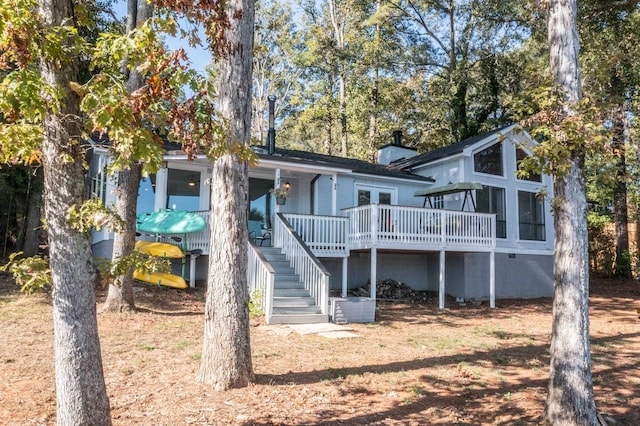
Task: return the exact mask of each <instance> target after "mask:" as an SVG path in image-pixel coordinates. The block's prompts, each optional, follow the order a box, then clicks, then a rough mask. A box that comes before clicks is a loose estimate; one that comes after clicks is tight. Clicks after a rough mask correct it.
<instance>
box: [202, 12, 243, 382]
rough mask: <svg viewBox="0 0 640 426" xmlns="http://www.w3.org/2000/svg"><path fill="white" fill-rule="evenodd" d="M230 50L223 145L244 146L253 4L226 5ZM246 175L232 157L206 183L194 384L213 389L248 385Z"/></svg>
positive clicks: (222, 68) (223, 81)
mask: <svg viewBox="0 0 640 426" xmlns="http://www.w3.org/2000/svg"><path fill="white" fill-rule="evenodd" d="M225 12H226V15H227V19H228V20H229V28H228V29H227V30H226V31H225V37H226V40H227V41H228V42H229V45H230V47H231V48H230V50H229V52H228V53H226V54H223V55H221V56H220V57H219V59H218V65H219V68H218V69H219V82H218V87H219V101H220V114H221V116H222V117H223V118H224V119H226V121H227V123H228V124H229V132H228V135H229V136H228V138H229V140H228V141H227V142H228V144H229V146H231V144H232V143H234V142H240V143H242V144H248V143H249V141H250V135H251V71H252V51H253V25H254V2H253V0H229V1H228V2H227V3H226V6H225ZM247 197H248V172H247V165H246V163H240V162H239V160H238V156H237V155H236V154H225V155H223V156H222V157H220V158H219V159H218V160H216V161H215V163H214V166H213V176H212V180H211V236H212V238H211V245H210V247H211V253H210V256H209V274H208V279H207V297H206V305H205V325H204V341H203V348H202V358H201V360H200V368H199V370H198V374H197V380H198V381H201V382H204V383H209V384H211V385H213V387H214V388H215V389H216V390H225V389H230V388H237V387H243V386H247V385H248V384H249V383H250V382H251V381H252V380H253V378H254V376H253V366H252V361H251V344H250V334H249V294H248V287H247V276H246V268H247V262H248V257H247V241H248V235H247Z"/></svg>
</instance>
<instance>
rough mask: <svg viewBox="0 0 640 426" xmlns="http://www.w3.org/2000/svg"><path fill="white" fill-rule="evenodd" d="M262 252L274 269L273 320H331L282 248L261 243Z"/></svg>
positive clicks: (303, 321) (279, 322)
mask: <svg viewBox="0 0 640 426" xmlns="http://www.w3.org/2000/svg"><path fill="white" fill-rule="evenodd" d="M259 250H261V251H262V254H263V256H264V257H265V258H266V259H267V261H268V262H269V264H270V265H271V267H272V268H273V269H274V271H275V273H276V274H275V281H274V297H273V312H272V315H271V321H270V323H271V324H311V323H323V322H329V316H328V315H326V314H322V309H321V308H320V306H317V305H316V304H315V300H314V299H313V297H311V294H310V293H309V290H307V289H305V288H304V283H302V282H301V281H300V277H299V276H298V274H296V273H295V271H294V269H293V268H292V267H291V265H290V263H289V261H288V260H287V259H286V257H285V255H284V254H283V253H282V251H281V250H280V249H279V248H275V247H260V248H259Z"/></svg>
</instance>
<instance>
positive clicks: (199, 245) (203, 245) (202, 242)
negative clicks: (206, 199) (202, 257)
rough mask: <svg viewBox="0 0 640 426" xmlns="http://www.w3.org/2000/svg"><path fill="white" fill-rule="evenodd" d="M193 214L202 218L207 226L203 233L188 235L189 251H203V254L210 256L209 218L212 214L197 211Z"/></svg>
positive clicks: (205, 211) (207, 211)
mask: <svg viewBox="0 0 640 426" xmlns="http://www.w3.org/2000/svg"><path fill="white" fill-rule="evenodd" d="M191 213H195V214H197V215H198V216H200V217H202V218H203V219H204V221H205V223H206V224H207V226H205V227H204V229H203V230H202V231H199V232H194V233H192V234H189V235H187V249H188V250H202V254H209V244H210V241H209V239H210V238H211V228H210V226H209V216H210V214H211V212H210V211H209V210H197V211H194V212H191Z"/></svg>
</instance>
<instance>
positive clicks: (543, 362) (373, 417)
mask: <svg viewBox="0 0 640 426" xmlns="http://www.w3.org/2000/svg"><path fill="white" fill-rule="evenodd" d="M591 287H592V295H591V333H592V358H593V382H594V387H595V397H596V405H597V408H598V410H599V411H600V412H601V413H602V414H603V415H604V416H605V418H606V419H607V421H608V422H609V424H617V425H640V319H639V318H638V316H639V314H638V312H637V309H639V308H640V285H639V284H638V283H637V282H635V281H594V282H593V284H592V286H591ZM98 296H99V299H100V301H101V300H103V299H104V292H103V291H99V294H98ZM136 298H137V299H136V303H137V305H138V312H137V313H135V314H126V315H121V314H101V315H100V316H99V327H100V338H101V345H102V353H103V363H104V375H105V380H106V384H107V389H108V392H109V398H110V402H111V410H112V411H111V415H112V418H113V423H114V424H116V425H148V424H155V425H191V424H194V425H217V424H219V425H321V424H323V425H324V424H326V425H365V424H374V425H426V424H433V425H443V424H447V425H449V424H456V425H481V424H501V425H518V424H520V425H525V424H527V425H528V424H538V423H540V420H541V414H542V410H543V407H544V400H545V395H546V389H545V387H546V383H547V378H548V363H549V355H548V347H549V337H550V330H551V301H550V299H535V300H526V301H524V300H510V301H498V303H497V309H495V310H490V309H489V308H488V307H487V306H486V305H482V306H458V305H457V304H455V303H453V304H452V303H449V305H450V306H449V307H448V308H447V309H446V310H444V311H439V310H438V309H437V305H436V303H437V301H436V300H429V301H427V302H421V303H397V302H396V303H393V302H388V301H381V302H379V303H378V311H377V313H376V322H375V323H372V324H353V325H351V326H352V328H353V332H354V333H356V334H357V335H358V336H359V337H356V338H346V339H329V338H326V337H322V336H319V335H317V334H308V335H301V334H298V333H296V332H295V331H293V330H291V328H288V327H284V326H266V325H264V324H263V323H261V322H260V321H259V320H254V322H253V324H252V331H251V337H252V342H251V343H252V350H253V366H254V370H255V373H256V381H255V383H254V384H252V385H251V386H249V387H247V388H245V389H238V390H232V391H228V392H215V391H213V390H212V389H211V388H210V387H208V386H206V385H203V384H200V383H196V382H195V380H194V377H195V374H196V371H197V368H198V362H199V357H200V350H201V339H202V337H201V336H202V333H203V303H204V291H203V290H202V289H201V288H200V289H195V290H187V291H176V290H170V289H160V288H154V287H139V288H137V291H136ZM0 330H1V334H0V336H1V338H0V424H3V425H49V424H55V388H54V374H53V343H52V320H51V303H50V301H49V299H48V298H47V297H46V296H35V297H34V296H31V297H27V296H23V295H20V294H19V293H17V291H16V287H15V286H14V285H13V284H12V283H11V282H10V281H9V279H8V278H7V277H6V276H5V277H2V276H0Z"/></svg>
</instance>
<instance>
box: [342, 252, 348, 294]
mask: <svg viewBox="0 0 640 426" xmlns="http://www.w3.org/2000/svg"><path fill="white" fill-rule="evenodd" d="M348 260H349V258H348V257H343V258H342V297H347V284H348V283H347V261H348Z"/></svg>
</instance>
